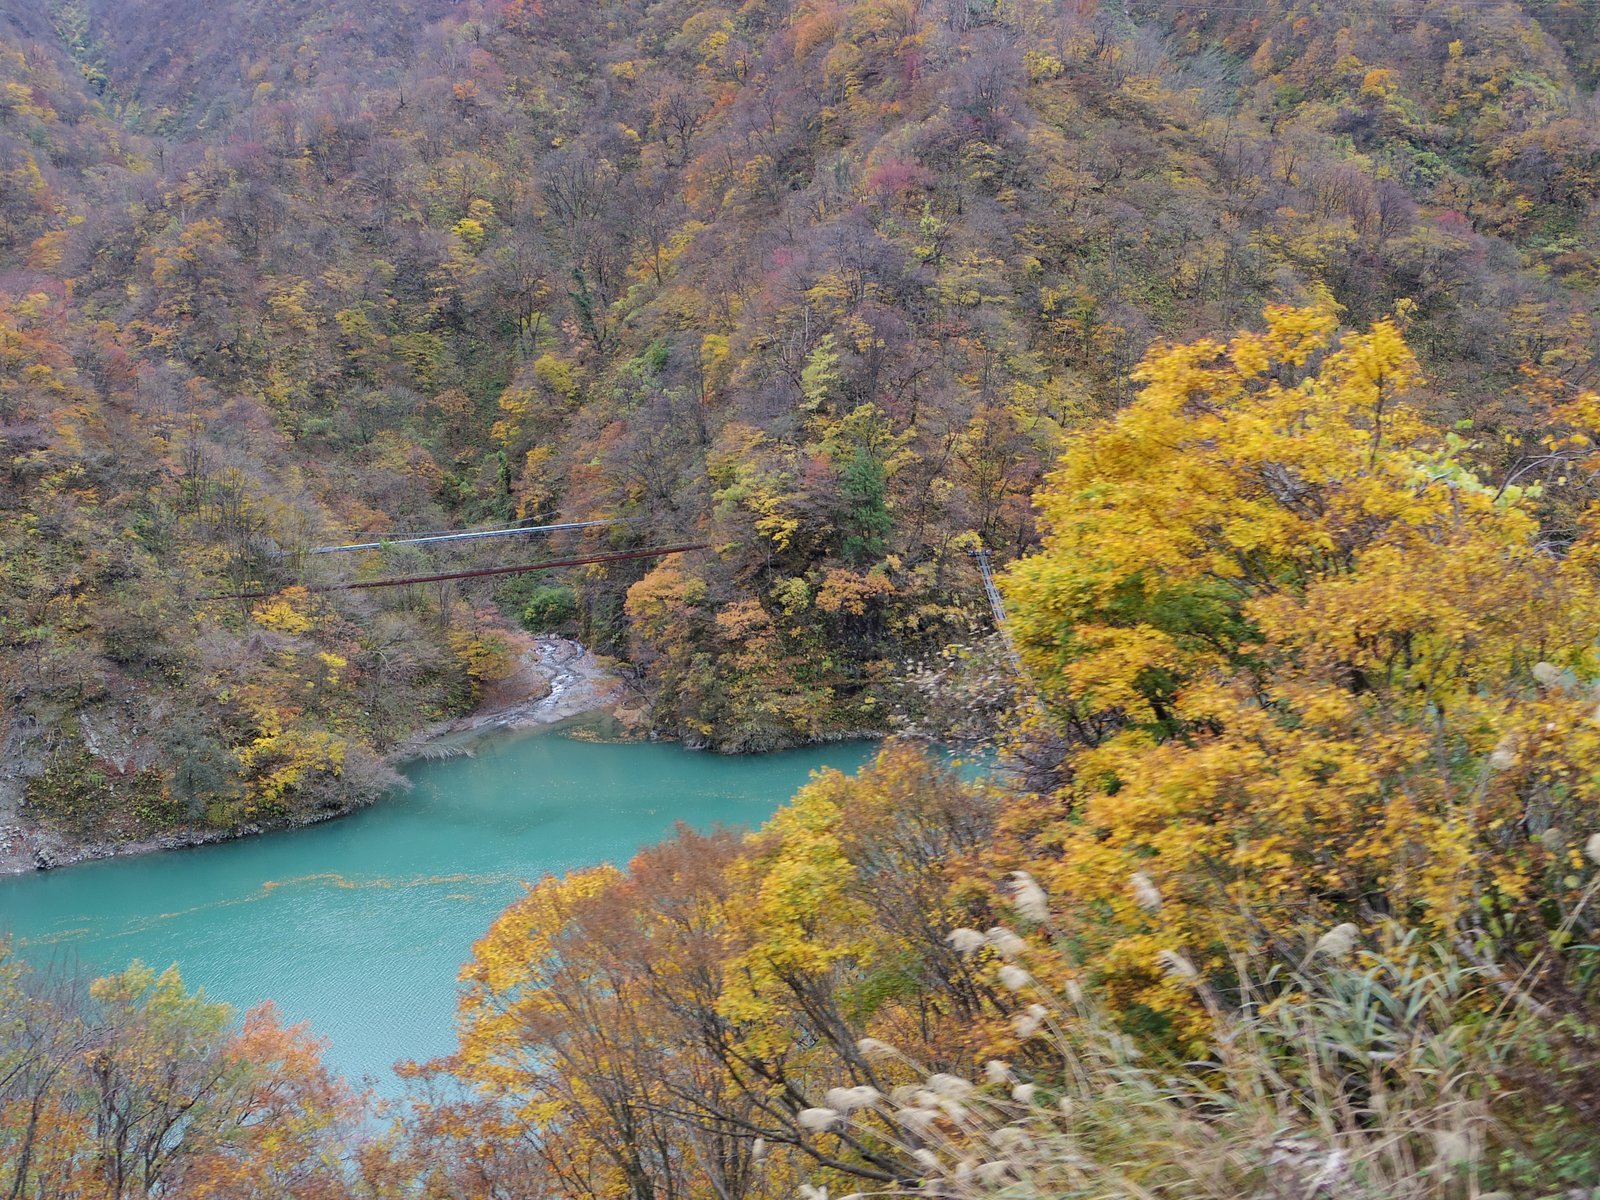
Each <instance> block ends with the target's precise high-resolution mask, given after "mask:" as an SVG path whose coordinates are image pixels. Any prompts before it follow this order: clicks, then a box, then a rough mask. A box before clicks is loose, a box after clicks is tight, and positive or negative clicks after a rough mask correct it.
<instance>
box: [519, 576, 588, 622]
mask: <svg viewBox="0 0 1600 1200" xmlns="http://www.w3.org/2000/svg"><path fill="white" fill-rule="evenodd" d="M577 615H578V598H577V596H576V595H575V594H574V593H573V591H572V589H571V588H569V587H562V586H559V585H557V586H554V587H539V588H535V589H534V590H533V591H532V592H531V593H529V595H528V598H527V601H526V603H524V604H523V605H522V611H521V617H522V624H523V627H524V628H526V629H529V630H532V631H533V632H534V633H547V632H549V631H551V630H554V629H558V628H560V627H561V626H563V625H566V624H567V623H568V622H570V621H571V620H572V619H573V618H574V617H575V616H577Z"/></svg>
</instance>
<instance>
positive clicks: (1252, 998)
mask: <svg viewBox="0 0 1600 1200" xmlns="http://www.w3.org/2000/svg"><path fill="white" fill-rule="evenodd" d="M1366 940H1367V941H1368V942H1369V943H1370V944H1369V945H1365V946H1358V945H1357V944H1355V941H1354V939H1353V938H1350V937H1349V936H1348V935H1345V936H1341V937H1338V938H1334V939H1333V940H1332V942H1331V943H1330V942H1329V939H1328V938H1326V937H1324V938H1323V939H1322V940H1321V942H1320V943H1316V942H1313V943H1311V944H1310V946H1308V953H1307V956H1306V962H1305V963H1304V965H1303V966H1302V967H1301V968H1300V969H1299V970H1296V971H1284V972H1278V973H1274V974H1271V975H1269V976H1267V977H1265V978H1262V979H1259V980H1251V979H1249V977H1248V975H1247V973H1246V971H1245V969H1244V963H1243V962H1241V963H1239V964H1238V966H1239V972H1238V979H1240V980H1242V981H1243V982H1241V983H1238V984H1236V985H1235V987H1234V989H1232V990H1231V991H1230V994H1229V995H1228V996H1227V997H1225V998H1224V997H1219V996H1217V995H1215V994H1213V993H1212V992H1211V991H1210V990H1209V986H1208V985H1207V984H1206V983H1205V982H1204V981H1201V980H1198V979H1196V980H1194V986H1195V987H1196V988H1197V989H1198V990H1199V991H1200V992H1201V995H1202V998H1203V999H1204V1000H1205V1002H1206V1007H1207V1011H1208V1013H1209V1014H1210V1028H1209V1044H1208V1046H1207V1052H1206V1053H1205V1054H1204V1055H1203V1056H1201V1057H1199V1058H1198V1059H1197V1060H1195V1061H1188V1062H1185V1061H1179V1060H1176V1059H1170V1058H1161V1057H1158V1056H1156V1055H1154V1054H1147V1053H1144V1052H1141V1050H1140V1048H1139V1047H1138V1046H1137V1045H1136V1044H1135V1043H1134V1042H1133V1041H1132V1040H1131V1039H1130V1038H1129V1037H1128V1036H1127V1035H1126V1034H1125V1033H1123V1032H1122V1030H1121V1029H1119V1028H1118V1026H1117V1024H1116V1023H1115V1022H1114V1021H1112V1020H1111V1019H1110V1017H1109V1015H1108V1014H1107V1013H1106V1012H1105V1011H1104V1010H1103V1009H1102V1008H1101V1007H1100V1006H1099V1005H1098V1004H1097V1003H1096V1002H1095V1001H1094V1000H1093V998H1088V997H1083V996H1081V995H1075V996H1074V997H1073V998H1068V997H1063V996H1056V995H1051V994H1048V993H1045V992H1043V991H1042V990H1041V991H1040V994H1039V996H1038V998H1037V1002H1036V1003H1035V1004H1034V1006H1033V1007H1031V1008H1030V1009H1028V1010H1026V1011H1024V1012H1023V1013H1022V1014H1021V1015H1020V1016H1019V1017H1018V1032H1019V1034H1022V1035H1025V1036H1027V1037H1028V1038H1029V1046H1030V1048H1034V1047H1038V1046H1041V1045H1042V1046H1043V1047H1045V1048H1046V1049H1047V1054H1046V1057H1045V1058H1042V1059H1041V1058H1038V1057H1034V1056H1032V1055H1030V1058H1031V1059H1032V1061H1033V1062H1034V1063H1035V1064H1038V1063H1040V1062H1049V1063H1050V1065H1049V1066H1048V1068H1043V1069H1041V1068H1040V1067H1039V1066H1038V1065H1035V1066H1033V1067H1032V1068H1030V1069H1028V1070H1027V1071H1026V1072H1023V1071H1021V1070H1016V1069H1013V1068H1012V1067H1011V1066H1010V1065H1009V1064H1007V1063H1003V1062H991V1063H989V1065H988V1068H987V1070H986V1072H985V1078H984V1079H983V1080H979V1081H966V1080H956V1079H953V1077H951V1076H949V1075H944V1074H932V1075H930V1074H927V1073H925V1072H924V1073H922V1075H921V1078H920V1079H916V1080H914V1081H913V1082H911V1083H909V1084H907V1085H906V1086H903V1087H900V1088H897V1089H895V1091H894V1093H893V1094H892V1095H891V1096H888V1097H882V1098H880V1099H879V1100H877V1101H876V1103H874V1104H873V1105H871V1106H867V1107H862V1108H861V1109H860V1110H858V1111H855V1112H852V1113H850V1114H848V1115H841V1119H842V1120H848V1121H850V1122H852V1123H853V1124H857V1125H859V1127H860V1128H861V1129H863V1130H866V1129H869V1128H870V1129H872V1130H874V1131H877V1132H879V1133H881V1131H882V1130H883V1129H884V1128H886V1127H890V1128H894V1129H897V1130H899V1131H900V1133H899V1135H898V1137H897V1140H898V1148H899V1150H900V1151H901V1152H902V1153H903V1154H904V1155H905V1156H906V1158H907V1159H908V1160H910V1161H913V1162H915V1163H917V1164H918V1165H919V1167H920V1168H921V1169H922V1170H923V1172H924V1174H923V1178H922V1179H921V1180H920V1182H919V1183H917V1184H915V1185H909V1186H906V1187H902V1188H899V1189H895V1190H890V1191H885V1192H880V1193H869V1194H879V1195H906V1194H912V1195H923V1196H928V1195H932V1196H941V1197H980V1196H982V1197H991V1196H992V1197H1009V1198H1015V1200H1044V1198H1047V1197H1048V1198H1050V1200H1123V1198H1130V1200H1131V1198H1138V1200H1151V1198H1153V1197H1162V1198H1169V1197H1170V1198H1184V1200H1188V1198H1193V1200H1240V1198H1243V1197H1251V1198H1254V1197H1259V1198H1262V1200H1290V1198H1294V1200H1310V1198H1312V1197H1339V1198H1349V1200H1358V1198H1362V1200H1365V1198H1371V1200H1379V1198H1382V1200H1473V1198H1487V1197H1491V1196H1517V1197H1521V1196H1530V1197H1532V1196H1559V1197H1562V1198H1563V1200H1569V1198H1571V1197H1574V1196H1577V1197H1583V1198H1585V1200H1587V1198H1588V1197H1589V1196H1590V1195H1591V1192H1590V1191H1589V1189H1591V1188H1597V1187H1600V1121H1597V1120H1596V1115H1597V1094H1600V1056H1597V1054H1596V1041H1595V1036H1596V1028H1595V1022H1594V1020H1593V1016H1594V1014H1593V1013H1592V1012H1590V1013H1589V1014H1588V1019H1587V1020H1586V1019H1584V1017H1583V1016H1582V1015H1580V1014H1576V1013H1572V1012H1568V1013H1566V1014H1558V1013H1555V1012H1552V1011H1551V1010H1550V1009H1549V1008H1548V1007H1546V1006H1544V1005H1541V1004H1535V1003H1518V1002H1517V995H1518V994H1517V991H1516V984H1515V983H1514V982H1513V983H1512V984H1510V985H1508V984H1507V981H1506V980H1505V978H1504V977H1503V976H1502V974H1501V973H1500V972H1499V971H1498V970H1496V969H1495V968H1494V967H1492V966H1486V965H1483V959H1484V955H1483V954H1482V952H1481V951H1480V952H1478V953H1476V954H1474V955H1473V956H1472V958H1468V957H1466V956H1464V955H1463V954H1462V953H1460V952H1459V951H1458V950H1457V949H1456V948H1454V947H1450V946H1442V945H1438V944H1424V943H1423V942H1421V940H1420V939H1419V938H1418V937H1417V936H1416V935H1414V934H1412V933H1408V932H1407V931H1405V930H1403V929H1400V928H1398V927H1394V926H1390V927H1386V928H1383V929H1380V930H1378V931H1376V933H1375V934H1374V935H1372V936H1371V937H1370V938H1368V939H1366ZM1318 946H1320V948H1321V952H1318V951H1317V949H1316V947H1318ZM1596 950H1597V948H1596V947H1592V946H1583V947H1575V948H1572V949H1570V950H1569V951H1568V953H1570V954H1573V955H1579V956H1582V955H1589V956H1592V955H1594V954H1595V953H1596ZM1334 952H1339V953H1340V954H1342V955H1343V957H1336V955H1335V953H1334ZM1033 986H1034V987H1035V988H1037V985H1033ZM863 1049H865V1050H869V1051H870V1052H872V1053H873V1054H875V1055H877V1056H880V1057H888V1056H896V1057H898V1052H896V1051H895V1050H894V1049H893V1048H891V1047H886V1046H884V1045H882V1044H881V1043H878V1042H872V1043H871V1044H870V1046H868V1045H864V1047H863ZM1019 1057H1020V1056H1019ZM905 1065H906V1066H907V1067H909V1068H910V1069H911V1071H912V1073H913V1074H916V1073H917V1072H918V1071H920V1068H919V1067H918V1065H917V1064H915V1063H910V1062H909V1060H905ZM826 1187H827V1181H823V1180H819V1181H815V1182H813V1183H812V1184H810V1185H808V1186H807V1188H806V1189H805V1190H804V1194H805V1195H807V1196H810V1197H812V1198H813V1200H820V1197H821V1196H822V1194H823V1193H824V1192H825V1191H826ZM1593 1195H1595V1196H1600V1190H1597V1191H1595V1192H1594V1193H1593Z"/></svg>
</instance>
